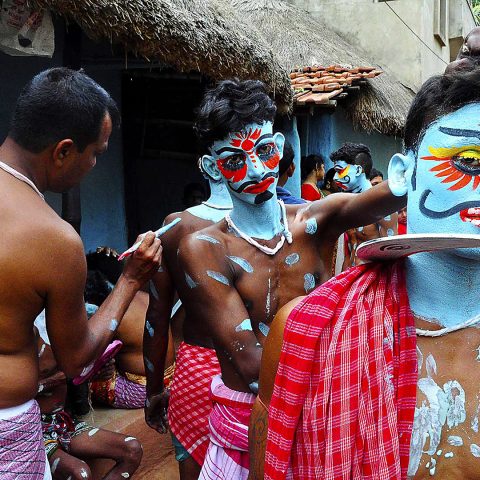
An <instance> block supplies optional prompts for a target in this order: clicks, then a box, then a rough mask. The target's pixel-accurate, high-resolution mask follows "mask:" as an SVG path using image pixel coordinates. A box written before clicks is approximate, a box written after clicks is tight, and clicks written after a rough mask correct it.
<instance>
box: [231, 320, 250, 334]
mask: <svg viewBox="0 0 480 480" xmlns="http://www.w3.org/2000/svg"><path fill="white" fill-rule="evenodd" d="M235 331H236V332H246V331H250V332H252V331H253V329H252V322H251V321H250V319H249V318H246V319H245V320H244V321H243V322H242V323H240V324H239V325H237V326H236V327H235Z"/></svg>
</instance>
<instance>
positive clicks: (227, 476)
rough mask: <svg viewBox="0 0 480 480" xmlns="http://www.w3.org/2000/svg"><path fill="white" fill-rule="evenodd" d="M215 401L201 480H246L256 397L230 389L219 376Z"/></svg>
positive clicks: (213, 398) (215, 384)
mask: <svg viewBox="0 0 480 480" xmlns="http://www.w3.org/2000/svg"><path fill="white" fill-rule="evenodd" d="M212 400H213V409H212V411H211V413H210V418H209V426H210V444H209V446H208V451H207V456H206V458H205V462H204V464H203V467H202V471H201V473H200V476H199V477H198V480H212V479H215V480H246V479H247V477H248V470H249V468H250V459H249V455H248V423H249V421H250V414H251V412H252V406H253V403H254V401H255V395H253V393H245V392H237V391H235V390H231V389H230V388H228V387H226V386H225V384H224V383H223V381H222V378H221V376H220V375H216V376H215V377H214V378H213V380H212Z"/></svg>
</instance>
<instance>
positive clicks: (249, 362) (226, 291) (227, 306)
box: [179, 235, 261, 393]
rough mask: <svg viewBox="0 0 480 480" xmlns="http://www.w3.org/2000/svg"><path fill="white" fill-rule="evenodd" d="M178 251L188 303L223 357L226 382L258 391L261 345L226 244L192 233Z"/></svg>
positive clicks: (242, 388)
mask: <svg viewBox="0 0 480 480" xmlns="http://www.w3.org/2000/svg"><path fill="white" fill-rule="evenodd" d="M179 252H180V253H179V266H180V268H181V269H182V271H183V272H184V277H185V282H186V285H187V288H186V289H185V290H186V293H185V296H184V297H185V298H184V300H185V306H186V307H187V306H190V308H191V311H193V312H194V315H195V317H196V319H197V322H198V323H199V324H201V325H203V326H204V330H205V331H206V332H209V334H210V336H211V339H212V340H213V343H214V346H215V349H216V351H217V356H218V357H219V360H220V361H222V359H223V360H224V363H223V364H222V375H224V381H225V383H226V384H227V386H229V387H230V388H234V389H236V390H243V391H246V392H248V391H253V392H255V393H256V390H257V388H258V375H259V370H260V358H261V348H260V344H259V343H258V340H257V337H256V336H255V333H254V328H253V327H252V324H251V322H250V319H249V314H248V312H247V309H246V308H245V305H244V303H243V301H242V298H241V297H240V295H239V293H238V291H237V289H236V288H235V273H234V268H233V267H232V266H231V265H230V263H229V261H228V259H227V257H226V255H225V253H226V252H225V249H224V247H223V245H222V244H221V243H217V244H212V243H209V242H205V241H201V240H198V239H196V238H195V237H194V236H192V235H190V236H189V237H187V238H186V239H184V240H182V242H181V244H180V250H179ZM224 367H225V369H224ZM227 371H229V372H230V375H228V373H226V372H227ZM225 375H227V376H225ZM227 377H229V378H227ZM228 382H230V384H228Z"/></svg>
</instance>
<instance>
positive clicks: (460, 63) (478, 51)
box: [445, 27, 480, 73]
mask: <svg viewBox="0 0 480 480" xmlns="http://www.w3.org/2000/svg"><path fill="white" fill-rule="evenodd" d="M479 55H480V27H475V28H474V29H473V30H472V31H471V32H470V33H469V34H468V35H467V36H466V38H465V42H464V44H463V45H462V47H461V48H460V51H459V52H458V55H457V58H456V60H454V61H453V62H451V63H449V64H448V66H447V68H446V70H445V72H446V73H449V72H453V71H455V70H462V69H464V68H469V65H470V64H471V61H472V60H473V61H476V60H478V57H479Z"/></svg>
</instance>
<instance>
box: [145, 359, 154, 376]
mask: <svg viewBox="0 0 480 480" xmlns="http://www.w3.org/2000/svg"><path fill="white" fill-rule="evenodd" d="M144 360H145V365H146V366H147V368H148V370H150V372H152V373H153V372H154V371H155V367H154V366H153V363H152V362H151V361H150V360H149V359H148V358H147V357H144Z"/></svg>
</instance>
